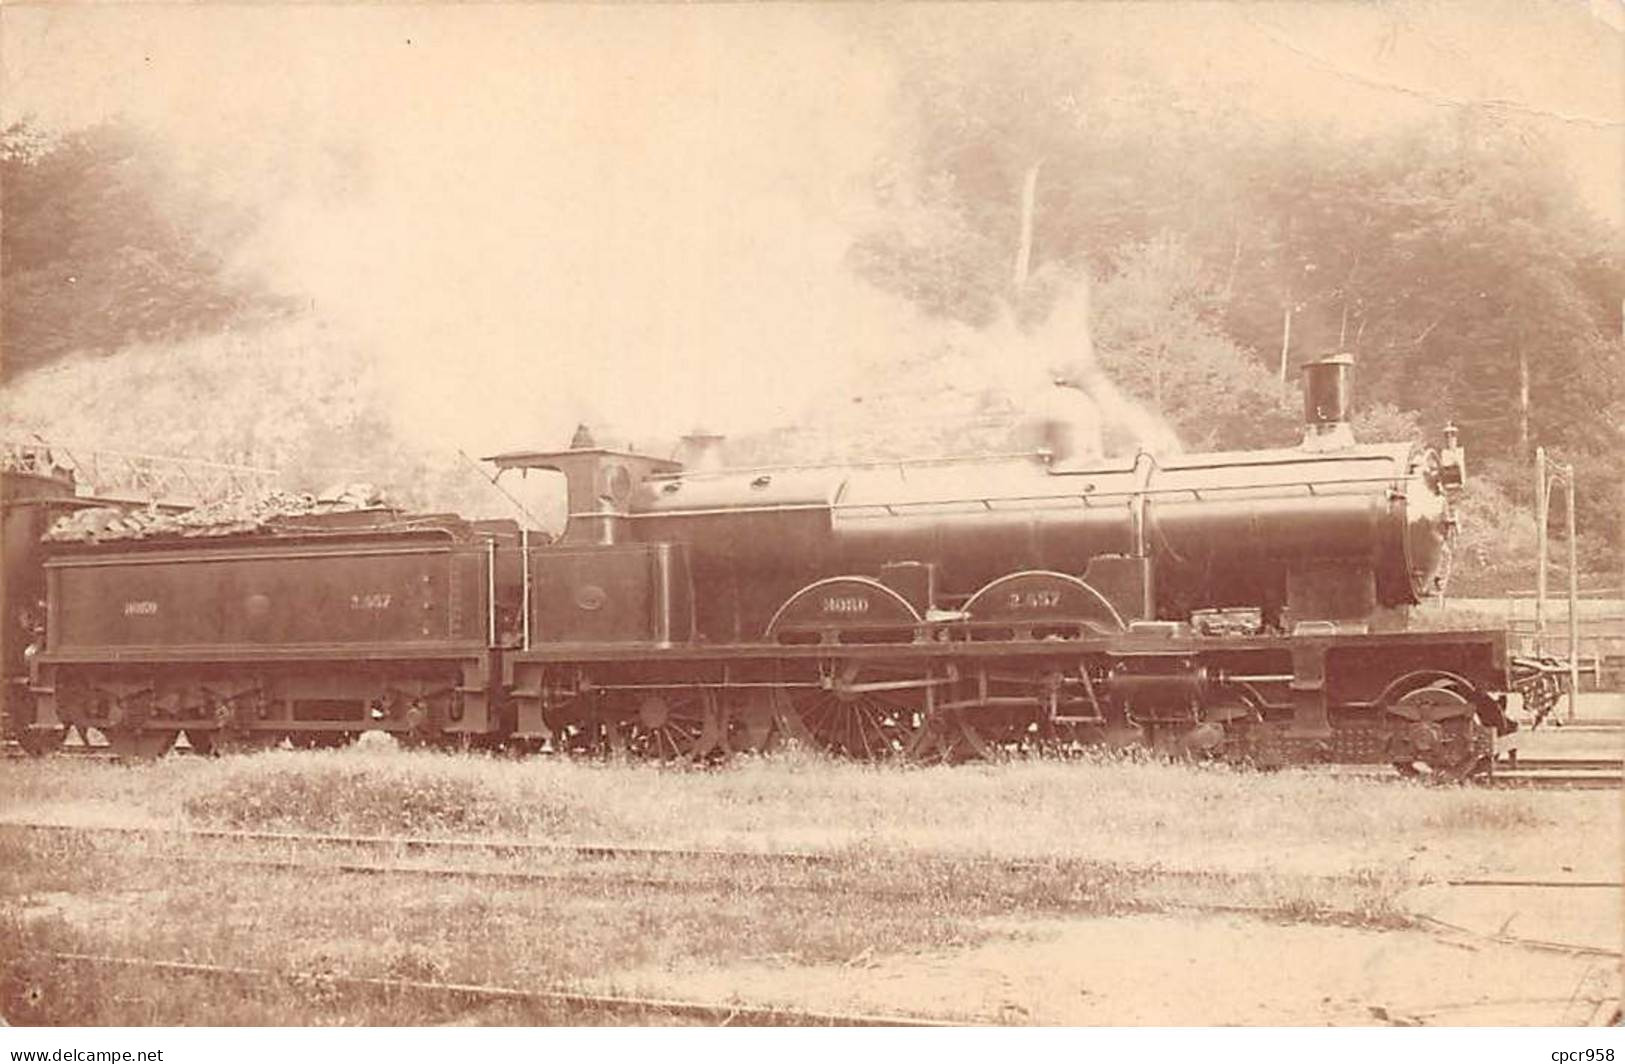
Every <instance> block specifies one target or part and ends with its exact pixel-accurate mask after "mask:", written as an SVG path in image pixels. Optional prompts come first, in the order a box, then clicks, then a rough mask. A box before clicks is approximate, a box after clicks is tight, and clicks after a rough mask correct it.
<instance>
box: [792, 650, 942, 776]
mask: <svg viewBox="0 0 1625 1064" xmlns="http://www.w3.org/2000/svg"><path fill="white" fill-rule="evenodd" d="M929 683H930V676H929V674H928V673H927V672H926V671H924V670H922V668H921V667H920V666H918V665H909V664H892V663H888V662H867V661H864V662H860V661H847V662H836V663H834V664H833V665H832V666H830V665H828V664H826V665H825V666H824V667H817V666H814V665H813V663H810V662H809V663H808V664H807V665H806V666H805V667H802V668H799V669H794V668H792V669H787V670H786V671H785V675H784V686H781V687H779V688H777V689H776V690H775V692H774V694H775V698H776V705H777V709H778V713H779V715H780V716H781V717H782V718H784V719H785V720H786V721H787V723H789V725H790V726H791V727H792V728H793V729H796V730H798V731H799V732H800V733H801V734H803V735H804V736H805V737H806V739H807V740H808V741H810V742H811V743H812V744H813V745H814V746H817V747H818V748H820V749H823V750H827V751H829V752H830V753H832V754H839V755H842V756H845V757H853V758H857V759H859V760H863V761H884V760H888V759H891V758H895V757H901V756H903V755H905V754H907V753H908V752H909V751H910V750H911V749H912V748H913V747H914V746H915V744H916V742H917V740H918V737H919V733H920V731H921V729H922V728H923V727H924V725H925V704H926V698H925V692H926V690H927V688H928V685H929Z"/></svg>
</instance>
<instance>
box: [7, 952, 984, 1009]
mask: <svg viewBox="0 0 1625 1064" xmlns="http://www.w3.org/2000/svg"><path fill="white" fill-rule="evenodd" d="M31 955H32V956H36V957H45V958H49V959H51V960H55V961H59V962H63V963H68V964H80V965H89V966H96V967H102V968H125V969H135V970H139V971H148V972H161V973H166V974H171V975H190V976H206V977H210V978H233V979H248V980H254V981H259V982H265V983H273V984H274V983H278V982H287V981H289V980H293V979H296V978H298V973H293V972H279V971H273V970H270V969H265V968H245V967H239V966H235V965H224V964H203V963H199V962H195V961H170V960H161V959H157V958H151V957H116V956H108V955H105V954H94V953H68V952H58V951H34V952H33V953H32V954H31ZM322 979H323V981H324V982H326V983H329V984H331V985H333V986H336V987H346V988H350V989H356V990H368V991H376V992H382V993H392V994H400V993H402V992H406V993H418V994H436V995H444V996H449V997H454V998H464V999H469V1000H472V1001H478V1002H488V1003H494V1002H517V1003H522V1004H530V1005H550V1006H555V1007H562V1008H576V1009H590V1010H594V1011H599V1012H608V1013H632V1014H640V1013H641V1014H651V1013H652V1014H656V1015H661V1016H667V1017H676V1018H683V1019H691V1020H702V1021H705V1022H708V1023H715V1024H718V1025H721V1026H727V1025H730V1024H735V1023H738V1024H748V1025H752V1026H768V1027H963V1026H974V1025H976V1024H975V1021H973V1020H964V1021H958V1020H942V1019H935V1018H931V1017H923V1016H903V1015H898V1016H891V1015H876V1014H870V1013H838V1012H820V1011H814V1010H809V1009H796V1008H788V1007H784V1006H778V1005H750V1004H743V1003H731V1002H710V1001H691V1000H684V999H677V998H654V997H637V996H632V995H624V994H593V993H588V992H585V991H580V990H568V989H564V988H562V987H559V988H546V989H539V990H521V989H517V988H515V987H505V986H487V985H482V984H474V983H437V982H429V981H424V980H418V979H385V978H378V977H369V976H355V975H336V974H335V975H324V976H322Z"/></svg>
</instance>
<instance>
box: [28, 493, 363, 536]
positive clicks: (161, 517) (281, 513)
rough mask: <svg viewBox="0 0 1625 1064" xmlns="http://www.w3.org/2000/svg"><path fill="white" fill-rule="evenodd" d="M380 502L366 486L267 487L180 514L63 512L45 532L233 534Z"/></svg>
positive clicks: (104, 509)
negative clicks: (324, 488) (316, 490)
mask: <svg viewBox="0 0 1625 1064" xmlns="http://www.w3.org/2000/svg"><path fill="white" fill-rule="evenodd" d="M383 504H384V499H383V496H382V495H381V494H380V493H379V492H378V490H377V489H376V488H374V487H373V486H372V485H370V484H349V485H345V486H344V487H342V488H337V489H334V490H331V491H325V492H323V493H322V494H321V495H311V494H309V493H308V492H291V491H282V490H281V489H277V488H273V489H271V490H270V491H265V492H260V493H258V494H254V495H238V496H233V497H231V498H226V499H218V500H216V501H214V502H211V503H206V504H205V505H203V506H198V507H196V508H194V509H191V510H186V511H183V512H181V513H169V512H166V511H163V510H159V509H157V508H156V507H150V506H149V507H147V508H145V509H131V510H121V509H118V508H116V507H111V506H97V507H91V508H89V509H84V510H77V511H75V512H73V513H70V514H65V515H63V516H62V517H61V518H59V519H58V520H57V522H56V523H55V524H54V525H52V526H51V530H50V531H49V532H47V533H46V534H45V541H46V542H48V543H107V542H113V541H118V540H128V539H167V538H171V537H175V538H196V537H203V536H232V535H241V534H245V533H250V532H263V531H267V530H269V529H270V528H271V527H272V526H273V525H275V524H276V523H277V522H278V521H279V520H283V519H287V518H296V517H312V516H318V515H322V514H334V513H348V512H351V511H354V510H365V509H369V508H372V507H376V506H380V505H383Z"/></svg>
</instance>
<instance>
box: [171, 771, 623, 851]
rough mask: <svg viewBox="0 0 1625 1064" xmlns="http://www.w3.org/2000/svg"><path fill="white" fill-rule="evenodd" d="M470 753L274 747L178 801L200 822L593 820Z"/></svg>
mask: <svg viewBox="0 0 1625 1064" xmlns="http://www.w3.org/2000/svg"><path fill="white" fill-rule="evenodd" d="M515 767H516V766H498V765H496V764H494V763H493V762H490V761H486V760H483V759H478V758H467V757H437V756H433V755H428V756H416V757H408V756H387V755H386V756H378V755H362V756H355V757H346V756H322V757H317V758H305V757H301V756H300V755H296V754H270V755H265V756H260V757H256V758H252V759H243V760H240V761H236V762H232V763H228V766H227V768H226V770H225V771H224V772H222V773H220V774H218V776H219V778H214V779H208V780H206V781H200V783H201V786H199V787H197V788H196V789H195V793H192V794H190V795H188V796H186V797H185V798H184V799H183V800H182V801H181V810H182V812H184V813H185V815H186V817H187V818H188V819H190V820H192V821H194V822H197V823H200V824H207V825H211V826H220V827H231V828H241V829H249V830H258V829H264V830H277V829H300V830H307V831H313V832H350V833H360V834H379V835H397V834H401V835H410V834H418V835H444V834H508V835H536V836H557V835H561V834H565V833H567V832H568V831H570V830H581V829H583V828H588V827H591V826H592V825H593V824H594V823H595V818H594V817H593V816H592V814H591V812H590V811H589V810H585V809H583V808H581V807H580V805H579V803H577V802H575V801H573V800H572V799H571V798H570V796H568V795H567V794H565V793H563V792H562V791H561V790H560V789H559V788H558V787H556V786H555V785H554V782H555V781H553V780H550V779H548V778H546V777H544V776H537V775H528V776H521V775H519V774H518V773H514V772H507V773H504V772H503V771H502V769H504V768H507V769H512V768H515Z"/></svg>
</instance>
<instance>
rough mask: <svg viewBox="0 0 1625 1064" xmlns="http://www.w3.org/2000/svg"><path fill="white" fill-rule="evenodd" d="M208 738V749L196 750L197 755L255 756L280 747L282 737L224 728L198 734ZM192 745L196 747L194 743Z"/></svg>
mask: <svg viewBox="0 0 1625 1064" xmlns="http://www.w3.org/2000/svg"><path fill="white" fill-rule="evenodd" d="M200 734H207V735H209V736H210V738H209V739H207V740H205V741H206V742H207V743H208V744H209V747H208V749H207V750H204V749H202V748H201V747H200V748H199V749H198V752H199V753H213V754H221V755H225V754H257V753H259V752H260V751H262V750H274V749H275V748H276V747H278V746H281V745H282V740H283V738H284V735H283V733H282V732H275V731H248V730H246V729H235V728H225V729H221V730H219V731H215V732H208V733H200ZM186 738H187V741H189V742H190V741H191V740H192V735H191V733H188V734H187V737H186ZM194 745H196V744H195V743H194Z"/></svg>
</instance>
